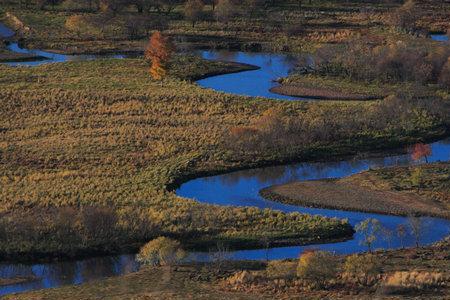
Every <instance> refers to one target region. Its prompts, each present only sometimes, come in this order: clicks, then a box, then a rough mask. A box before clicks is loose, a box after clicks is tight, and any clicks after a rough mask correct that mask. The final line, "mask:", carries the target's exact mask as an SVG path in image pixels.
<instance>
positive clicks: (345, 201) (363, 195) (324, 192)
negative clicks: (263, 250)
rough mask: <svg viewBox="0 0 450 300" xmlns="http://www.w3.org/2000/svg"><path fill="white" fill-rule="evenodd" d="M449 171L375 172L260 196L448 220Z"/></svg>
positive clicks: (433, 167)
mask: <svg viewBox="0 0 450 300" xmlns="http://www.w3.org/2000/svg"><path fill="white" fill-rule="evenodd" d="M417 170H420V174H419V175H417ZM449 171H450V164H449V163H435V164H427V165H421V166H412V167H392V168H385V169H375V170H370V171H366V172H363V173H359V174H356V175H353V176H350V177H347V178H342V179H327V180H315V181H302V182H295V183H289V184H285V185H279V186H273V187H270V188H267V189H265V190H263V191H261V194H262V195H263V196H264V197H266V198H268V199H271V200H274V201H280V202H283V203H288V204H294V205H302V206H312V207H322V208H334V209H343V210H354V211H365V212H374V213H381V214H394V215H415V214H419V215H428V216H438V217H443V218H450V177H449V174H450V172H449ZM417 176H419V177H417Z"/></svg>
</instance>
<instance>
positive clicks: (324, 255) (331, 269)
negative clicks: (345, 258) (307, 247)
mask: <svg viewBox="0 0 450 300" xmlns="http://www.w3.org/2000/svg"><path fill="white" fill-rule="evenodd" d="M337 272H338V261H337V259H336V256H335V255H333V254H331V253H330V252H326V251H307V252H305V253H303V254H302V255H301V256H300V259H299V262H298V266H297V276H298V277H299V278H301V279H303V280H306V281H308V282H310V283H311V284H312V285H314V286H319V287H320V286H323V285H324V284H325V283H326V282H327V281H329V280H331V279H334V278H336V275H337Z"/></svg>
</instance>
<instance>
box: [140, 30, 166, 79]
mask: <svg viewBox="0 0 450 300" xmlns="http://www.w3.org/2000/svg"><path fill="white" fill-rule="evenodd" d="M172 52H173V47H172V44H171V42H170V40H169V39H168V38H166V37H164V36H163V35H162V34H161V32H159V31H156V32H155V33H153V34H152V36H151V37H150V41H149V43H148V46H147V49H146V50H145V58H146V59H148V60H150V61H151V67H150V75H151V76H152V78H153V79H155V80H161V79H162V78H163V77H164V76H166V73H167V69H166V68H167V63H168V61H169V60H170V58H171V56H172Z"/></svg>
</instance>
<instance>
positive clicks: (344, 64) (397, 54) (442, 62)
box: [316, 41, 450, 88]
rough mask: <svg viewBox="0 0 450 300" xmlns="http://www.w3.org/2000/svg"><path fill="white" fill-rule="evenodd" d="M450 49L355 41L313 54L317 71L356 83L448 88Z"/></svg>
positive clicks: (445, 47) (446, 47)
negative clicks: (402, 83) (429, 85)
mask: <svg viewBox="0 0 450 300" xmlns="http://www.w3.org/2000/svg"><path fill="white" fill-rule="evenodd" d="M449 58H450V48H449V47H448V46H445V45H444V46H435V47H431V48H429V49H427V48H420V47H417V46H411V45H408V44H405V43H403V42H394V43H390V44H388V45H381V46H373V45H370V44H367V43H365V42H361V41H359V42H358V41H355V42H354V43H350V44H347V45H345V46H344V47H342V48H341V49H337V48H336V47H334V46H333V47H324V48H323V49H320V50H318V52H317V54H316V71H317V73H319V74H322V75H332V76H342V77H346V78H350V79H352V80H358V81H368V82H370V81H378V82H383V83H384V82H389V83H396V82H416V83H420V84H427V83H440V84H441V85H442V86H443V87H445V88H450V85H448V83H449V82H448V78H449V70H450V63H449Z"/></svg>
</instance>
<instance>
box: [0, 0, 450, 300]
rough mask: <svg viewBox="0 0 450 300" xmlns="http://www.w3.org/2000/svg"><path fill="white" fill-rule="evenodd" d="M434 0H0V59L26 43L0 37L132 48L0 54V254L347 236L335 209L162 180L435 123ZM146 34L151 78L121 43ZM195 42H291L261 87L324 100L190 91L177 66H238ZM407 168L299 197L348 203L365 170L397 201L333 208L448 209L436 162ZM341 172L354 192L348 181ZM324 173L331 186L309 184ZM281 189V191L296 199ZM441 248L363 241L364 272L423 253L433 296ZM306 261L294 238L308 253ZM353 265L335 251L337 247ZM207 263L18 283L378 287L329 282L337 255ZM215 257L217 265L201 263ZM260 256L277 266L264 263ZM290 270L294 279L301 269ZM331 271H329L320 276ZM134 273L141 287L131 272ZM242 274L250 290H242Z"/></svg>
mask: <svg viewBox="0 0 450 300" xmlns="http://www.w3.org/2000/svg"><path fill="white" fill-rule="evenodd" d="M449 8H450V7H449V4H448V3H444V2H441V1H428V0H422V1H414V2H413V1H406V3H403V1H392V2H389V3H386V2H380V1H364V2H360V1H346V3H345V4H343V3H342V2H340V1H332V0H312V1H245V3H244V2H242V3H240V2H239V1H231V0H220V1H218V3H216V2H215V1H205V3H202V2H200V1H192V0H190V1H188V2H187V3H184V1H144V0H142V1H141V0H136V1H120V0H101V1H94V0H92V1H70V0H66V1H28V0H23V1H8V0H3V1H2V2H1V7H0V22H3V23H5V24H6V25H7V26H9V27H11V28H12V29H13V30H14V31H15V33H16V34H15V36H6V35H3V37H2V40H0V48H1V49H0V60H2V61H13V60H25V59H33V58H32V57H30V56H26V55H25V54H18V53H13V52H11V51H9V50H8V49H7V45H8V44H9V43H10V42H11V41H13V42H16V41H18V42H19V43H20V45H21V46H23V47H27V48H31V49H45V50H50V51H54V52H58V53H68V54H86V53H90V54H92V53H95V54H102V53H103V54H107V53H109V54H111V53H117V52H127V53H134V54H138V55H137V57H135V58H127V59H123V60H120V59H111V58H105V59H97V60H92V61H70V62H65V63H59V64H44V65H42V66H38V67H33V68H28V67H11V66H7V65H0V184H1V189H0V225H1V226H0V258H1V259H2V260H10V261H18V260H23V261H32V262H36V261H37V260H48V259H51V258H57V259H62V258H63V259H70V258H74V257H82V256H92V255H99V254H111V253H125V252H136V251H137V250H138V249H139V248H140V247H141V246H143V245H144V244H145V243H147V242H148V241H150V240H153V239H156V238H158V237H161V236H164V237H166V238H167V239H168V240H169V238H170V239H173V240H177V241H174V243H176V244H177V245H180V244H181V245H182V246H183V248H184V249H185V250H188V251H189V250H194V249H195V250H203V251H208V250H209V249H211V248H213V247H225V248H226V249H228V250H229V249H248V248H263V247H269V245H270V246H271V247H273V246H280V245H302V244H316V243H324V242H331V241H338V240H345V239H349V238H351V237H352V236H353V234H354V229H353V228H352V226H351V225H350V223H349V221H348V220H345V219H337V218H330V217H323V216H320V215H310V214H305V213H298V212H296V213H284V212H281V211H276V210H272V209H258V208H256V207H234V206H217V205H211V204H204V203H201V202H198V201H195V200H193V199H184V198H181V197H178V196H177V195H176V193H175V191H174V190H175V188H177V187H178V186H179V185H180V184H181V183H183V182H185V181H187V180H189V179H192V178H195V177H199V176H206V175H213V174H219V173H225V172H228V171H232V170H238V169H247V168H254V167H262V166H268V165H275V164H283V163H288V162H297V161H307V160H325V159H329V158H334V159H336V158H340V157H344V156H349V155H355V154H361V153H363V152H366V151H374V150H384V149H393V148H398V147H405V146H408V145H412V144H415V143H417V142H427V141H432V140H436V139H439V138H442V137H445V136H447V135H448V132H449V129H450V102H449V99H450V94H449V93H450V86H449V84H450V81H449V79H450V75H449V72H450V66H449V56H450V52H449V51H450V50H449V48H448V47H449V46H448V45H446V44H445V43H438V42H435V41H433V40H431V39H430V38H429V37H428V32H430V31H439V32H443V31H446V30H447V29H448V26H449V24H448V18H449V15H450V9H449ZM155 30H158V32H159V31H160V32H161V33H162V34H163V35H164V36H166V37H170V38H171V39H172V40H173V41H174V43H175V45H176V47H177V49H178V50H179V51H178V53H176V54H174V55H173V56H172V57H171V58H170V60H169V61H168V62H167V64H164V68H167V73H165V72H164V75H165V76H161V78H156V79H152V78H151V77H150V76H149V67H150V62H149V61H148V60H146V59H144V58H141V57H139V54H142V53H143V52H144V49H145V47H146V45H147V41H148V36H149V34H150V33H152V32H154V31H155ZM393 41H396V42H395V43H394V42H393ZM200 48H201V49H231V50H253V51H254V50H258V51H274V52H285V53H290V54H293V53H294V54H295V55H297V56H301V55H303V56H305V53H306V52H308V53H310V54H311V55H312V57H313V58H314V66H313V67H310V66H309V65H308V64H307V63H306V60H301V59H300V60H298V62H297V68H296V69H295V70H293V72H292V73H291V74H290V75H289V76H288V77H286V78H273V79H274V80H275V79H276V80H278V82H280V84H281V86H280V87H277V88H275V89H274V91H276V92H279V93H282V94H289V95H295V96H301V97H305V96H306V97H311V98H321V99H322V98H323V99H327V100H329V101H325V102H320V101H276V100H273V99H266V98H262V97H246V96H242V95H231V94H226V93H221V92H217V91H214V90H212V89H205V88H202V87H200V86H199V85H197V84H196V83H195V82H194V81H195V80H198V79H201V78H205V77H208V76H212V75H218V74H226V73H231V72H239V71H245V70H253V69H255V66H250V65H245V64H240V63H233V62H226V61H207V60H203V59H201V58H199V57H198V56H195V55H191V54H188V53H189V51H190V50H192V49H200ZM300 54H301V55H300ZM151 58H152V57H151ZM152 60H153V62H154V58H152ZM242 74H245V73H242ZM157 79H160V80H157ZM255 88H257V87H256V86H255ZM339 100H364V101H351V102H348V101H339ZM416 169H417V168H416ZM416 169H414V168H413V167H403V168H400V167H398V168H392V169H380V170H370V171H368V172H367V173H362V174H358V175H355V176H353V177H350V178H344V179H339V180H337V181H336V182H333V183H332V184H333V187H330V186H328V185H327V187H321V188H320V189H316V188H317V187H316V186H315V187H314V190H315V191H321V193H320V194H318V195H313V196H312V197H310V198H311V199H309V200H308V201H309V202H310V203H308V205H309V204H310V205H312V206H325V207H336V205H337V203H338V202H339V201H337V200H336V195H338V194H339V193H338V192H337V191H336V190H335V189H336V186H338V185H339V190H344V191H345V192H344V193H343V194H342V197H341V198H342V203H344V204H345V203H348V202H349V199H350V200H352V199H353V200H355V199H356V198H352V197H349V194H351V195H353V196H359V197H362V196H364V195H365V192H367V190H368V189H369V187H368V186H367V183H368V182H369V183H370V185H371V187H370V189H373V188H375V189H378V190H383V192H384V193H385V194H382V195H381V196H383V197H384V196H385V195H386V194H389V195H393V194H401V196H400V198H402V199H397V200H398V203H397V204H398V205H397V206H395V207H394V209H392V207H390V203H388V202H386V203H385V204H386V206H388V208H387V209H384V206H383V205H380V202H377V201H371V203H370V205H369V206H368V205H367V203H364V202H361V201H359V202H358V201H356V200H355V201H351V202H352V206H351V207H348V206H346V205H344V204H342V203H341V204H339V205H338V206H339V208H344V209H347V208H350V209H355V210H363V211H376V212H382V213H394V214H409V213H410V212H411V211H410V210H411V209H412V211H413V213H425V212H426V213H427V214H428V215H429V214H432V215H435V216H436V215H437V216H444V217H448V205H449V204H448V192H449V191H448V164H447V163H436V164H431V165H426V166H424V167H423V168H420V172H419V173H420V174H419V173H418V172H417V171H416ZM307 184H309V183H308V182H302V183H294V184H292V187H294V188H292V193H294V194H295V197H297V196H298V194H300V193H301V192H305V189H304V188H302V189H301V191H299V190H298V189H297V188H298V186H297V185H301V186H303V187H304V185H307ZM314 184H315V185H317V184H320V183H319V182H315V183H314ZM322 184H324V183H323V182H322ZM327 184H329V182H327ZM344 185H345V186H344ZM358 186H362V187H361V189H359V190H355V189H357V187H358ZM289 188H291V186H290V187H289ZM325 188H327V189H328V190H329V194H332V195H333V197H332V198H333V199H331V198H330V199H331V200H330V199H324V198H323V197H324V195H326V193H322V192H323V191H324V189H325ZM352 189H353V190H354V191H353V193H351V191H352ZM363 189H364V191H362V190H363ZM368 193H369V192H368ZM412 194H413V195H414V197H415V199H416V200H417V201H418V202H417V203H418V206H417V207H411V206H408V205H407V204H405V203H406V202H408V201H409V200H411V199H409V200H408V197H407V196H405V195H412ZM291 196H292V195H290V196H289V197H283V199H282V200H283V201H288V202H289V203H294V204H299V202H297V201H301V202H300V204H302V205H304V204H305V201H304V200H303V199H302V200H292V198H295V197H291ZM377 197H380V195H377ZM389 197H390V196H389ZM286 199H289V200H286ZM277 200H279V199H277ZM338 200H339V199H338ZM391 200H392V199H391ZM331 202H333V203H331ZM339 203H340V202H339ZM358 203H359V204H358ZM383 203H384V202H383ZM408 203H409V202H408ZM419 204H420V205H419ZM405 205H406V206H408V209H409V210H408V211H406V210H404V208H405ZM160 239H162V238H160ZM414 251H415V252H414ZM421 251H423V252H421ZM445 251H447V252H448V241H446V242H442V243H440V244H437V245H433V246H428V247H427V248H424V249H416V250H398V251H393V252H387V253H384V252H379V253H376V254H375V255H376V257H377V261H379V260H381V261H382V262H383V263H384V267H383V268H384V270H382V271H379V272H378V273H376V274H375V275H376V276H375V277H376V279H377V280H376V282H377V283H380V282H393V281H396V282H403V281H402V280H403V279H402V278H403V277H402V276H403V275H404V274H396V273H394V272H395V271H401V270H403V269H406V270H409V271H410V270H412V269H413V268H419V269H425V271H426V272H431V273H432V272H435V273H437V275H436V274H434V273H433V274H432V275H429V274H428V275H426V276H428V277H430V276H431V277H433V276H434V277H433V278H439V280H438V279H436V280H435V281H436V282H437V283H436V282H433V285H430V286H427V289H428V288H429V289H430V290H432V292H431V295H434V296H436V297H440V295H443V294H445V288H448V284H447V285H445V282H444V284H441V283H442V282H441V281H442V278H447V277H445V276H448V274H447V273H448V272H447V271H445V270H444V271H442V270H441V267H440V266H439V264H437V263H435V262H436V261H439V262H440V263H441V262H442V263H443V264H444V266H445V265H448V258H445V257H444V256H445ZM413 252H414V253H413ZM443 253H444V254H443ZM316 254H317V253H316ZM304 255H308V254H304ZM326 255H328V254H326ZM326 255H325V256H326ZM443 255H444V256H443ZM305 257H307V256H305ZM417 257H420V258H426V259H424V261H420V259H417ZM442 257H444V258H443V259H441V258H442ZM313 258H314V255H312V254H310V257H309V258H308V259H307V260H306V261H307V262H309V261H310V260H312V261H314V259H313ZM328 258H329V257H328V256H327V259H328ZM335 259H336V261H343V260H344V259H345V258H342V257H340V258H335V257H334V256H333V257H332V258H330V261H334V260H335ZM300 261H301V260H300ZM359 261H361V259H359V258H353V261H350V263H354V264H357V263H358V262H359ZM426 262H430V264H428V265H427V264H426ZM431 262H432V263H431ZM216 263H217V264H212V263H210V264H197V265H184V266H182V267H173V266H169V267H157V268H156V269H152V268H148V267H147V268H143V269H142V270H141V271H139V272H137V273H134V274H130V275H127V276H125V277H123V278H118V279H114V278H113V279H108V280H106V281H103V282H97V283H91V284H89V285H86V286H83V287H82V288H78V287H64V288H61V289H56V290H52V291H38V292H35V293H31V294H24V295H22V298H23V299H34V298H36V297H37V298H44V299H47V298H49V299H58V298H61V297H71V298H73V299H77V298H80V299H81V298H83V297H84V298H86V297H87V298H95V297H98V296H103V297H104V296H108V295H110V296H111V297H112V298H114V297H116V298H117V299H122V298H123V297H128V298H130V297H135V298H136V299H140V298H142V299H144V298H145V297H147V296H148V295H150V297H153V298H177V297H178V298H183V297H188V296H192V295H196V296H198V298H202V297H203V298H205V299H211V298H214V297H219V296H220V297H225V296H226V297H231V298H232V297H236V298H239V299H242V298H243V297H248V298H249V299H253V298H254V297H258V298H261V297H267V298H270V297H273V296H274V295H281V296H283V297H288V298H289V297H292V295H293V293H298V292H299V291H301V293H302V295H304V296H305V297H316V296H331V297H334V296H336V297H337V296H342V295H344V296H345V295H346V294H345V293H346V292H345V289H346V288H347V287H348V286H351V289H349V291H351V292H352V293H361V294H362V295H371V294H373V293H374V292H375V291H376V290H377V289H378V288H379V287H380V286H383V287H385V286H386V285H385V284H384V283H383V284H381V285H376V283H374V284H373V285H369V287H367V286H366V285H360V284H359V281H358V284H357V283H355V282H349V281H345V280H344V281H342V280H343V278H344V277H345V276H344V277H342V276H341V275H336V274H338V273H339V274H341V273H340V271H339V270H340V269H339V268H341V267H342V268H344V267H343V266H344V264H337V265H339V266H341V267H336V268H337V269H336V270H335V271H333V274H331V275H330V278H328V279H325V278H324V276H325V275H323V274H322V273H320V272H319V273H320V274H322V275H323V276H322V275H320V276H319V277H321V278H319V279H317V278H316V279H317V280H315V282H313V284H312V285H311V284H307V285H305V284H304V283H303V282H301V283H298V282H297V281H298V280H297V279H296V278H294V279H292V278H291V277H290V278H289V280H287V281H288V282H289V284H286V278H284V277H283V278H278V277H277V276H278V275H276V276H275V277H274V278H269V279H268V277H267V276H266V275H265V274H266V270H265V269H266V263H262V262H246V263H243V264H242V265H241V266H236V265H234V264H233V263H231V262H228V263H223V264H222V262H221V261H220V262H216ZM289 263H290V264H291V265H292V261H291V262H289ZM350 263H349V264H350ZM374 264H375V263H374ZM294 265H295V267H297V263H296V262H294ZM347 265H348V264H347ZM215 266H216V267H217V266H219V267H217V268H218V269H217V270H214V271H212V270H211V269H212V268H214V267H215ZM224 266H226V267H224ZM399 266H401V267H399ZM347 267H348V266H347ZM223 268H225V271H224V270H223ZM267 268H268V270H270V268H272V269H275V270H277V268H278V267H277V266H276V263H274V264H272V265H270V264H269V267H267ZM402 268H403V269H402ZM255 269H257V270H259V271H256V273H255V274H252V275H251V278H253V279H252V280H250V281H246V280H244V281H242V280H241V279H239V280H241V281H239V280H238V282H237V284H236V280H235V281H234V282H233V283H231V284H230V281H229V280H225V278H228V277H229V276H237V277H235V279H236V278H238V277H239V278H241V277H242V276H243V275H242V274H240V275H239V274H238V275H233V274H234V273H235V272H238V271H245V270H247V271H249V270H255ZM306 269H307V270H310V271H307V272H306V273H307V274H306V275H311V276H312V277H308V276H306V277H308V278H309V279H310V278H313V277H314V274H313V273H314V272H313V271H312V270H314V268H310V269H308V268H306ZM319 269H320V268H319ZM322 269H323V268H322ZM347 269H348V270H350V269H352V268H351V267H348V268H347ZM353 269H354V268H353ZM272 271H273V270H272ZM258 272H260V273H261V272H262V273H264V275H263V276H260V275H261V274H259V273H258ZM370 272H371V271H367V272H366V273H370ZM446 272H447V273H446ZM294 273H295V272H294ZM300 273H301V272H300ZM300 273H298V272H297V273H295V274H296V275H295V276H300V277H301V276H303V275H299V274H300ZM258 274H259V275H258ZM302 274H303V273H302ZM380 274H382V275H380ZM378 275H380V276H378ZM385 275H386V276H385ZM388 275H389V276H391V277H392V278H391V277H389V276H388ZM416 275H417V274H416ZM416 275H414V276H416ZM422 275H423V274H420V276H422ZM155 276H156V277H157V279H156V277H155ZM245 276H247V275H245ZM245 276H244V277H245ZM283 276H284V275H283ZM295 276H294V277H295ZM327 276H328V275H327ZM336 276H337V277H336ZM352 276H353V275H352ZM352 276H350V277H352ZM377 276H378V277H377ZM383 276H384V277H383ZM420 276H416V277H417V278H419V277H420ZM423 276H425V275H423ZM269 277H270V276H269ZM306 277H305V278H306ZM316 277H317V276H316ZM334 277H336V278H338V281H334V283H330V280H331V282H333V278H334ZM416 277H415V278H416ZM254 278H259V279H257V280H256V281H254ZM389 278H391V279H389ZM420 278H421V277H420ZM16 279H17V281H15V279H8V280H10V281H8V280H6V279H5V280H6V281H7V282H9V284H10V285H11V284H13V283H20V282H21V278H16ZM272 279H275V280H276V282H275V281H272ZM281 279H282V280H285V281H284V283H281V281H279V280H281ZM353 279H354V278H353ZM357 279H358V280H359V278H357ZM366 279H367V278H366ZM372 279H373V278H372V277H371V278H370V280H372ZM33 280H34V277H33ZM389 280H390V281H389ZM417 280H419V279H417ZM118 281H121V284H118ZM149 281H154V282H156V284H155V286H154V287H152V288H149V287H148V282H149ZM313 281H314V280H313ZM180 282H182V284H181V283H180ZM273 282H275V283H274V284H275V287H274V285H273V284H272V283H273ZM371 282H372V281H371ZM374 282H375V281H374ZM291 283H292V285H294V286H295V287H294V288H292V289H291V287H292V285H291ZM319 283H320V284H319ZM447 283H448V282H447ZM255 284H256V288H255V289H253V288H249V286H253V287H254V286H255ZM402 284H403V283H402ZM402 284H400V285H402ZM408 284H410V283H408ZM422 285H423V283H422ZM405 286H406V283H405ZM418 286H420V283H418ZM210 287H214V288H213V289H210ZM402 287H403V286H402ZM325 290H328V291H325ZM412 290H413V292H414V291H416V290H414V289H412ZM419 291H420V289H419ZM427 291H428V290H427ZM408 292H411V291H410V290H408ZM416 292H417V291H416ZM112 294H114V295H115V296H112ZM117 295H126V296H117ZM347 296H349V297H351V295H347ZM12 297H19V296H16V295H14V296H12Z"/></svg>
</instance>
